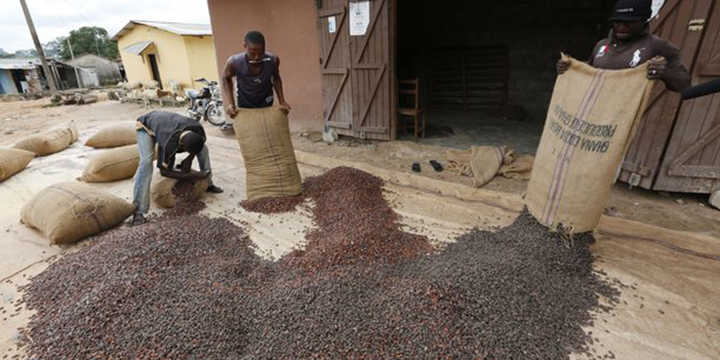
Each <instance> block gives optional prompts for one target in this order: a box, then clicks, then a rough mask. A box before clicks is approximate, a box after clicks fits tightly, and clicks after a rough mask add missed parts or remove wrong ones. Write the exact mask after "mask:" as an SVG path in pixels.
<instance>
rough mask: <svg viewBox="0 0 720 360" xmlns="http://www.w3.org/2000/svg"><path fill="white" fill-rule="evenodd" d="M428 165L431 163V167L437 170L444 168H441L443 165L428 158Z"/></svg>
mask: <svg viewBox="0 0 720 360" xmlns="http://www.w3.org/2000/svg"><path fill="white" fill-rule="evenodd" d="M430 165H432V167H433V169H435V171H437V172H441V171H443V170H445V169H443V166H442V165H440V163H439V162H437V161H435V160H430Z"/></svg>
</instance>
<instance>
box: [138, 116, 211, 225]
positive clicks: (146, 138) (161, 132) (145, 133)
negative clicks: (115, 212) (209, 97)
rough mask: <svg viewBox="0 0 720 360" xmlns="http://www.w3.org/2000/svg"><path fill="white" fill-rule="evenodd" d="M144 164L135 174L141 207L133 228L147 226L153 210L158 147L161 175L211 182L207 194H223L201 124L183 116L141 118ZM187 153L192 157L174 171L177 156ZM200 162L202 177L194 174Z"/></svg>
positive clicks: (141, 149) (141, 161)
mask: <svg viewBox="0 0 720 360" xmlns="http://www.w3.org/2000/svg"><path fill="white" fill-rule="evenodd" d="M136 128H137V143H138V152H139V153H140V164H139V166H138V169H137V172H136V173H135V190H134V191H133V198H134V200H133V203H134V204H135V205H136V206H137V209H136V210H135V215H134V216H133V221H132V223H133V225H140V224H142V223H144V222H145V214H147V212H148V210H149V209H150V182H151V181H152V173H153V171H152V162H153V157H154V155H155V144H157V146H158V162H157V167H158V168H159V169H160V174H161V175H162V176H165V177H169V178H173V179H178V180H200V179H205V178H207V179H208V185H209V186H208V188H207V191H208V192H211V193H216V194H219V193H222V192H223V190H222V189H220V188H219V187H217V186H215V185H213V182H212V175H211V168H210V153H209V152H208V148H207V146H205V139H206V137H205V130H204V129H203V127H202V125H200V123H199V122H197V121H195V120H193V119H191V118H189V117H186V116H182V115H178V114H175V113H170V112H166V111H153V112H150V113H148V114H145V115H143V116H141V117H139V118H138V120H137V123H136ZM182 152H187V153H189V155H188V157H187V158H185V160H183V161H182V163H181V164H180V166H179V168H180V170H181V171H176V170H174V168H175V166H174V165H175V155H176V154H178V153H182ZM195 156H197V158H198V163H199V165H200V173H191V172H190V168H191V167H192V162H193V160H194V159H195Z"/></svg>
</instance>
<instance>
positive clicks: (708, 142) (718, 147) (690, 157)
mask: <svg viewBox="0 0 720 360" xmlns="http://www.w3.org/2000/svg"><path fill="white" fill-rule="evenodd" d="M719 5H720V4H714V6H713V9H712V12H711V13H710V16H706V17H698V18H694V19H693V20H692V22H691V23H690V24H689V27H688V28H689V29H690V30H689V31H694V32H696V33H702V34H703V35H704V39H703V41H702V45H701V46H700V49H699V52H698V56H697V59H696V62H695V66H694V67H693V70H692V76H693V79H694V82H697V83H703V82H707V81H709V80H713V79H714V78H717V77H720V6H719ZM718 110H720V95H719V94H715V95H712V96H704V97H700V98H697V99H695V100H692V101H686V102H684V103H683V104H682V107H681V108H680V112H679V114H678V118H677V122H676V123H675V128H674V129H673V132H672V135H671V137H670V141H669V143H668V147H667V151H666V154H665V159H664V161H663V164H662V167H661V169H660V173H659V174H658V178H657V182H656V184H655V187H654V188H655V189H656V190H665V191H681V192H694V193H710V192H713V191H717V190H720V112H719V111H718Z"/></svg>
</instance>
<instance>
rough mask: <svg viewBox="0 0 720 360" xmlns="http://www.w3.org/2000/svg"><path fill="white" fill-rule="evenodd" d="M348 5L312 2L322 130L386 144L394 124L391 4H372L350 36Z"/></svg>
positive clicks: (345, 0)
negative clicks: (362, 26) (360, 30)
mask: <svg viewBox="0 0 720 360" xmlns="http://www.w3.org/2000/svg"><path fill="white" fill-rule="evenodd" d="M351 2H355V1H349V0H317V4H318V18H319V21H318V27H319V34H320V49H321V59H320V62H321V68H322V71H321V73H322V82H323V103H324V111H323V112H324V116H325V125H326V126H327V127H330V128H333V129H335V130H336V131H337V132H338V133H339V134H342V135H348V136H353V137H358V138H364V139H377V140H392V139H393V138H394V136H393V135H394V126H393V125H394V122H395V116H396V115H395V111H394V109H395V99H394V96H395V92H394V88H395V81H394V76H393V74H394V68H393V62H392V61H391V60H392V59H393V56H394V43H393V41H394V39H393V37H392V36H391V34H392V33H394V31H392V29H393V27H394V21H391V16H392V15H393V13H392V11H393V8H392V2H393V0H372V1H368V2H367V3H368V4H369V22H368V24H367V30H366V32H365V33H364V35H356V36H351V33H350V27H351V24H350V19H351V17H352V16H351V14H350V13H349V11H350V7H351Z"/></svg>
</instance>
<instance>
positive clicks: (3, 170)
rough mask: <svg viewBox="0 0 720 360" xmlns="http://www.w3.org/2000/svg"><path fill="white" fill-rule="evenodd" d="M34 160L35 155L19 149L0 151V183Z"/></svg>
mask: <svg viewBox="0 0 720 360" xmlns="http://www.w3.org/2000/svg"><path fill="white" fill-rule="evenodd" d="M33 158H35V153H34V152H31V151H26V150H20V149H0V181H5V180H6V179H8V178H9V177H11V176H13V175H15V174H17V173H19V172H20V171H22V170H23V169H25V167H26V166H27V165H28V164H29V163H30V161H32V159H33Z"/></svg>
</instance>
